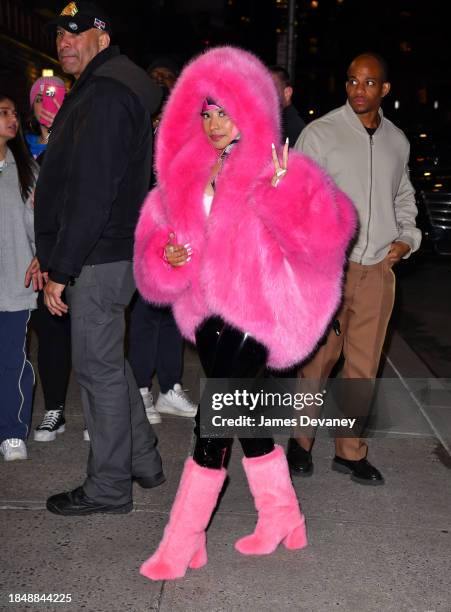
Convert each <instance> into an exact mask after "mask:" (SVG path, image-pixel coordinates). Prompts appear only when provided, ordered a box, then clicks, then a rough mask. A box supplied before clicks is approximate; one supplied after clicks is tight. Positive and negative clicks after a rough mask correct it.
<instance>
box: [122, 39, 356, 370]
mask: <svg viewBox="0 0 451 612" xmlns="http://www.w3.org/2000/svg"><path fill="white" fill-rule="evenodd" d="M207 96H208V97H210V98H213V100H215V101H216V102H217V103H218V104H220V105H221V106H223V107H224V108H225V109H226V112H227V113H228V115H229V116H230V117H231V118H232V119H233V121H234V123H235V125H237V127H238V129H239V130H240V134H241V140H240V142H239V143H238V144H236V145H235V146H234V148H233V149H232V152H231V153H230V155H229V156H228V158H227V159H226V161H225V163H224V167H223V170H222V172H221V174H220V175H219V176H218V178H217V181H216V191H215V197H214V201H213V205H212V208H211V212H210V215H209V216H208V218H207V216H206V214H205V212H204V207H203V193H204V189H205V186H206V184H207V182H208V180H209V176H210V171H211V168H212V166H213V165H214V163H215V160H216V157H217V151H216V150H215V149H214V148H213V147H212V146H211V145H210V143H209V142H208V140H207V138H206V136H205V134H204V132H203V129H202V120H201V116H200V112H201V107H202V101H203V99H204V98H205V97H207ZM278 117H279V107H278V100H277V94H276V90H275V87H274V84H273V81H272V79H271V76H270V74H269V73H268V71H267V70H266V69H265V68H264V66H263V65H262V64H261V62H260V61H259V60H258V59H257V58H256V57H255V56H253V55H251V54H250V53H248V52H246V51H242V50H240V49H236V48H233V47H220V48H216V49H212V50H211V51H208V52H207V53H205V54H204V55H201V56H200V57H198V58H197V59H195V60H193V61H192V62H191V63H190V64H189V65H188V66H187V67H186V68H185V70H184V71H183V73H182V75H181V76H180V78H179V80H178V82H177V84H176V86H175V88H174V89H173V91H172V93H171V96H170V98H169V100H168V102H167V105H166V108H165V110H164V113H163V118H162V121H161V125H160V128H159V134H158V137H157V148H156V169H157V177H158V186H157V187H156V188H155V189H153V190H152V191H151V192H150V194H149V196H148V197H147V199H146V201H145V203H144V206H143V208H142V211H141V216H140V219H139V223H138V227H137V230H136V243H135V259H134V269H135V277H136V282H137V285H138V289H139V291H140V293H141V294H142V295H143V296H144V298H145V299H147V300H148V301H150V302H154V303H156V304H171V305H172V307H173V311H174V315H175V318H176V321H177V324H178V326H179V327H180V330H181V332H182V334H183V335H184V336H185V337H186V338H188V339H189V340H191V341H194V333H195V329H196V327H197V326H198V325H199V324H200V323H201V322H202V321H203V320H204V319H205V318H206V317H208V316H211V315H220V316H221V317H222V318H223V319H224V320H225V321H227V322H228V323H230V324H231V325H233V326H234V327H237V328H239V329H241V330H242V331H245V332H248V333H250V334H251V335H252V336H253V337H254V338H255V339H256V340H258V341H259V342H261V343H262V344H263V345H265V346H266V347H267V348H268V351H269V357H268V365H269V366H270V367H273V368H276V369H282V368H287V367H289V366H291V365H293V364H295V363H298V362H300V361H302V360H304V359H305V358H306V357H307V356H308V355H309V354H310V353H311V352H312V351H313V349H314V348H315V346H316V344H317V343H318V340H319V339H320V338H321V336H322V335H323V334H324V332H325V330H326V328H327V326H328V324H329V323H330V320H331V318H332V316H333V314H334V313H335V311H336V309H337V307H338V306H339V302H340V298H341V283H342V274H343V266H344V263H345V251H346V248H347V246H348V243H349V240H350V238H351V237H352V235H353V233H354V230H355V225H356V216H355V212H354V208H353V206H352V204H351V203H350V201H349V200H348V199H347V197H346V196H345V195H344V194H343V193H342V192H341V191H339V190H338V188H337V187H336V185H335V184H334V183H333V181H332V179H331V178H329V177H328V176H327V175H326V174H325V173H324V171H322V170H321V169H320V168H319V167H318V166H317V165H316V164H315V163H314V162H313V161H311V160H310V159H308V158H306V157H304V156H303V155H301V154H299V153H297V152H295V151H290V156H289V161H288V173H287V175H286V176H285V177H284V178H282V180H281V181H280V183H279V185H278V187H276V188H274V187H272V186H271V177H272V175H273V174H274V166H273V163H272V160H271V143H273V142H274V143H276V145H278V144H279V142H280V131H279V120H278ZM279 157H280V158H281V154H279ZM170 232H174V233H175V234H176V242H177V243H179V244H185V243H188V242H189V243H190V244H191V246H192V248H193V255H192V257H191V261H189V262H188V263H186V264H185V265H184V266H182V267H180V268H173V267H171V266H170V265H169V264H168V263H166V262H165V261H164V260H163V259H162V252H163V248H164V246H165V245H166V243H167V242H168V237H169V233H170Z"/></svg>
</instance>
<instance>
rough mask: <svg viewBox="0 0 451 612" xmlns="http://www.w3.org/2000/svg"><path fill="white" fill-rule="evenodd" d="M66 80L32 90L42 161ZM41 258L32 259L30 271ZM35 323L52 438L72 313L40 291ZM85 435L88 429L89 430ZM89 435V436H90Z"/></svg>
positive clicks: (45, 434) (44, 431)
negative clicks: (58, 312)
mask: <svg viewBox="0 0 451 612" xmlns="http://www.w3.org/2000/svg"><path fill="white" fill-rule="evenodd" d="M48 88H52V89H53V90H55V89H56V88H59V91H60V92H62V95H60V96H55V95H54V96H52V97H51V102H52V103H53V105H54V108H53V111H52V110H47V109H46V108H43V103H42V102H43V99H44V96H46V93H47V89H48ZM64 90H65V85H64V81H62V80H61V79H59V78H58V77H41V78H39V79H37V80H36V81H35V82H34V83H33V86H32V88H31V90H30V108H31V113H32V117H31V120H30V121H29V126H30V128H31V130H30V131H29V132H28V133H27V134H26V136H25V138H26V141H27V143H28V146H29V148H30V151H31V153H32V155H33V157H34V158H35V159H36V161H37V163H38V164H39V165H40V164H41V163H42V161H43V156H44V154H45V150H46V148H47V144H48V140H49V136H50V131H51V128H52V125H53V121H54V119H55V117H56V115H57V113H58V111H59V109H60V107H61V102H60V100H61V98H62V97H63V96H64ZM36 265H37V262H36V261H35V260H34V261H32V263H31V265H30V268H29V274H33V269H34V267H35V266H36ZM31 325H32V328H33V329H34V330H35V332H36V334H37V336H38V340H39V343H38V370H39V377H40V380H41V384H42V391H43V394H44V402H45V414H44V418H43V420H42V422H41V424H40V425H38V427H37V428H36V429H35V430H34V433H33V438H34V440H36V442H51V441H53V440H55V439H56V436H57V434H61V433H63V432H64V431H65V427H66V420H65V416H64V404H65V401H66V393H67V387H68V383H69V375H70V368H71V358H70V352H71V345H70V315H69V313H65V314H64V315H63V316H62V317H54V316H53V315H51V314H50V312H49V311H48V308H47V307H46V305H45V304H44V295H43V292H42V291H39V293H38V303H37V309H36V310H34V311H33V314H32V315H31ZM85 432H86V433H85V434H84V435H85V439H86V434H87V430H85ZM88 439H89V438H88Z"/></svg>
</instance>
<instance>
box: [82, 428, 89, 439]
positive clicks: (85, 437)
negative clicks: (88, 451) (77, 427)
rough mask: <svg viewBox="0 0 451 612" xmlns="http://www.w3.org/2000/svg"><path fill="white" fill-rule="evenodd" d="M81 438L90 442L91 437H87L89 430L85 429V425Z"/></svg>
mask: <svg viewBox="0 0 451 612" xmlns="http://www.w3.org/2000/svg"><path fill="white" fill-rule="evenodd" d="M83 440H84V441H85V442H91V438H90V437H89V431H88V430H87V429H86V427H85V428H84V429H83Z"/></svg>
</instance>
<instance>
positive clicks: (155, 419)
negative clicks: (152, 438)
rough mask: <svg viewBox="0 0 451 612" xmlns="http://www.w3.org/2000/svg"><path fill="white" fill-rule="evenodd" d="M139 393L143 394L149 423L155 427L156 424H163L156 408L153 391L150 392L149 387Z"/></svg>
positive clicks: (143, 388)
mask: <svg viewBox="0 0 451 612" xmlns="http://www.w3.org/2000/svg"><path fill="white" fill-rule="evenodd" d="M139 392H140V393H141V397H142V398H143V402H144V408H145V409H146V416H147V420H148V421H149V423H150V424H151V425H155V423H161V416H160V415H159V414H158V412H157V411H156V410H155V406H154V403H153V395H152V391H149V389H147V387H142V388H141V389H140V390H139Z"/></svg>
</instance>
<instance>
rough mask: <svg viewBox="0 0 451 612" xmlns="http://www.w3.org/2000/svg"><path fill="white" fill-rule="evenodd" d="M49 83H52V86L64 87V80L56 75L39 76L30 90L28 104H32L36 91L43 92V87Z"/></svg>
mask: <svg viewBox="0 0 451 612" xmlns="http://www.w3.org/2000/svg"><path fill="white" fill-rule="evenodd" d="M49 85H53V86H54V87H65V85H64V81H63V80H62V79H60V78H58V77H54V76H52V77H41V78H39V79H37V80H36V81H35V82H34V83H33V87H32V88H31V90H30V106H33V102H34V99H35V98H36V96H37V95H38V93H44V89H45V88H46V87H48V86H49Z"/></svg>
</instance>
